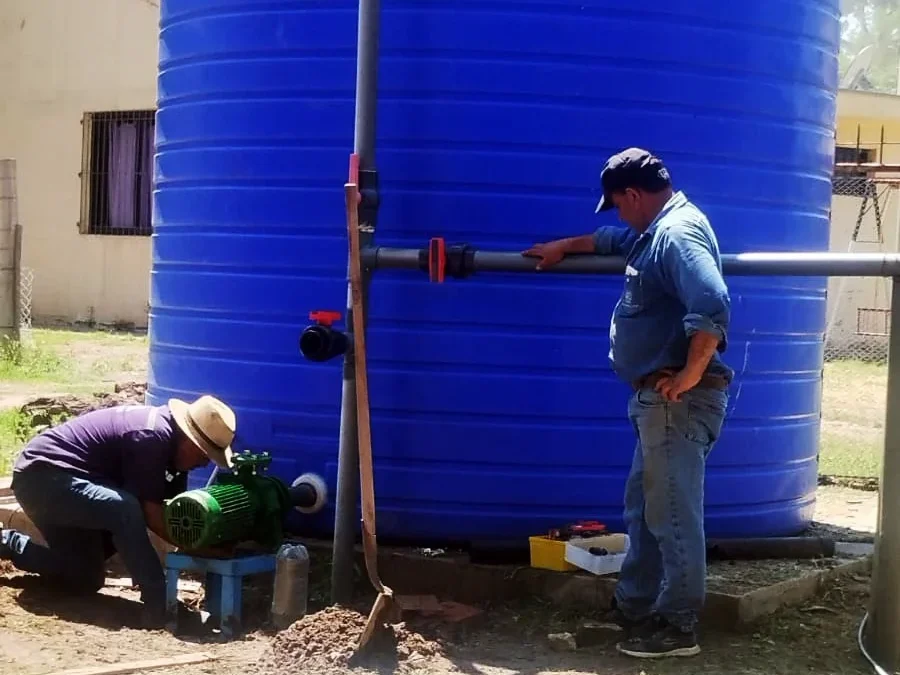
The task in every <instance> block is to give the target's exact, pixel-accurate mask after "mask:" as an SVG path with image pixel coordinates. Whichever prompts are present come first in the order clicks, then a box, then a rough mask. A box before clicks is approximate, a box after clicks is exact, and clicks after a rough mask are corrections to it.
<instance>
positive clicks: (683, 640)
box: [616, 617, 700, 659]
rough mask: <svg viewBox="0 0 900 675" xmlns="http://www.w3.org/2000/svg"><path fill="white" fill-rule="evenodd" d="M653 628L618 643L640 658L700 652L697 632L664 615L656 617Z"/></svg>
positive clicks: (625, 652) (621, 650)
mask: <svg viewBox="0 0 900 675" xmlns="http://www.w3.org/2000/svg"><path fill="white" fill-rule="evenodd" d="M651 625H652V629H650V630H646V631H642V632H640V633H639V634H634V635H632V637H630V638H629V639H628V640H625V641H624V642H620V643H619V644H617V645H616V649H618V650H619V651H620V652H622V653H623V654H627V655H628V656H633V657H635V658H639V659H658V658H664V657H667V656H694V655H695V654H699V653H700V645H698V644H697V634H696V632H694V630H693V629H691V630H683V629H681V628H679V627H678V626H673V625H672V624H670V623H669V622H668V621H666V620H665V619H664V618H662V617H654V619H653V621H652V624H651Z"/></svg>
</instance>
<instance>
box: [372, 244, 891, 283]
mask: <svg viewBox="0 0 900 675" xmlns="http://www.w3.org/2000/svg"><path fill="white" fill-rule="evenodd" d="M423 252H424V249H415V248H388V247H371V248H367V249H365V250H363V252H362V255H363V263H364V264H365V265H367V266H368V267H370V268H372V269H376V270H379V269H410V270H419V269H422V265H423V261H425V260H427V257H426V256H424V253H423ZM535 263H536V261H535V259H534V258H525V257H523V256H522V254H521V253H520V252H518V251H474V253H473V254H472V269H471V270H470V272H523V273H531V274H535V273H537V274H551V273H554V272H559V273H564V274H621V273H623V272H624V271H625V261H624V260H623V259H622V258H618V257H614V256H598V255H578V256H571V257H569V258H566V259H565V260H563V261H562V262H560V263H559V264H557V265H554V266H553V267H552V268H551V269H550V270H547V271H545V272H535ZM722 268H723V270H724V272H725V274H729V275H735V276H799V277H804V276H811V277H818V276H822V277H828V276H832V277H891V276H900V254H897V253H738V254H732V255H723V256H722Z"/></svg>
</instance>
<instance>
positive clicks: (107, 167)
mask: <svg viewBox="0 0 900 675" xmlns="http://www.w3.org/2000/svg"><path fill="white" fill-rule="evenodd" d="M82 124H83V127H84V129H83V145H82V169H81V222H80V223H79V229H80V230H81V232H82V233H84V234H108V235H140V236H148V235H150V234H151V233H152V225H151V196H152V190H153V188H152V183H153V152H154V134H155V131H156V120H155V111H153V110H122V111H115V112H91V113H85V115H84V118H83V120H82Z"/></svg>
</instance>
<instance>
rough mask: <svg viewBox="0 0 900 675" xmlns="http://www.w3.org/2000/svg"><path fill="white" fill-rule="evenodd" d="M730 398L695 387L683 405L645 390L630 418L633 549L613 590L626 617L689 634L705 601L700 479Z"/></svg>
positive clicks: (628, 507)
mask: <svg viewBox="0 0 900 675" xmlns="http://www.w3.org/2000/svg"><path fill="white" fill-rule="evenodd" d="M727 404H728V394H727V393H726V392H725V391H718V390H715V389H707V388H703V389H701V388H695V389H692V390H690V391H688V392H685V393H684V394H682V396H681V401H680V402H678V403H673V402H669V401H667V400H666V399H664V398H663V397H662V395H660V394H659V393H657V392H656V391H654V390H653V389H650V388H644V389H641V390H640V391H638V392H637V393H635V394H634V396H632V398H631V401H630V402H629V404H628V417H629V418H630V420H631V423H632V425H633V426H634V429H635V432H636V433H637V437H638V442H637V447H636V448H635V451H634V459H633V460H632V465H631V472H630V474H629V476H628V481H627V483H626V485H625V525H626V527H627V531H628V536H629V539H630V549H629V551H628V554H627V555H626V557H625V562H624V563H623V565H622V570H621V572H620V574H619V582H618V585H617V587H616V602H617V605H618V607H619V608H620V609H621V610H622V612H624V613H625V615H626V616H628V617H629V618H632V619H641V618H644V617H646V616H649V615H650V614H658V615H660V616H662V617H664V618H665V619H666V620H667V621H668V622H670V623H671V624H673V625H675V626H678V627H679V628H681V629H682V630H692V629H693V628H694V626H695V624H696V622H697V615H698V613H699V611H700V609H701V608H702V607H703V603H704V601H705V598H706V537H705V534H704V530H703V474H704V471H705V466H706V457H707V455H709V452H710V450H711V449H712V447H713V444H714V443H715V442H716V440H717V439H718V437H719V434H720V432H721V430H722V421H723V420H724V419H725V408H726V406H727Z"/></svg>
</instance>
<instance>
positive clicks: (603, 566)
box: [566, 534, 630, 576]
mask: <svg viewBox="0 0 900 675" xmlns="http://www.w3.org/2000/svg"><path fill="white" fill-rule="evenodd" d="M629 543H630V542H629V539H628V535H627V534H604V535H600V536H598V537H588V538H586V539H571V540H570V541H567V542H566V562H568V563H571V564H572V565H575V566H576V567H578V568H580V569H583V570H585V571H586V572H590V573H591V574H596V575H598V576H602V575H604V574H617V573H618V572H619V571H620V570H621V569H622V563H623V562H625V555H626V554H627V553H628V546H629ZM591 548H605V549H606V550H607V551H608V553H607V554H606V555H593V554H592V553H590V552H589V550H588V549H591Z"/></svg>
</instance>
